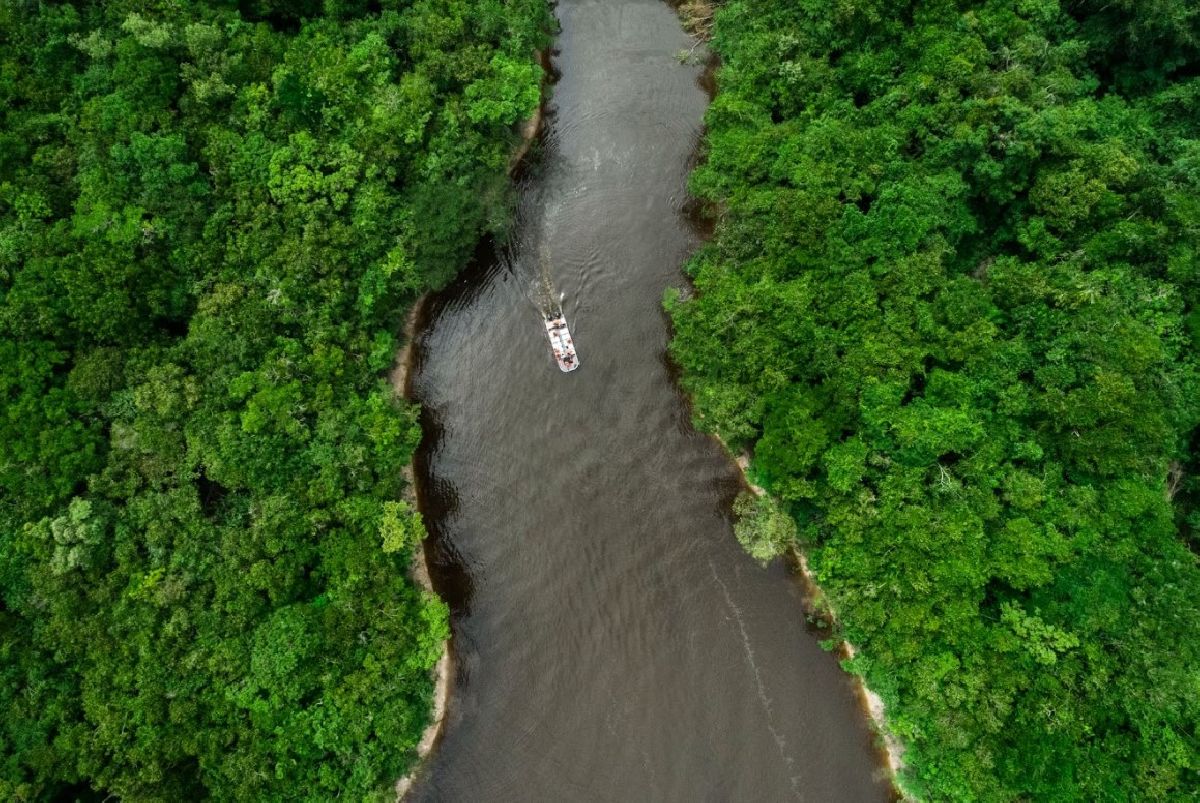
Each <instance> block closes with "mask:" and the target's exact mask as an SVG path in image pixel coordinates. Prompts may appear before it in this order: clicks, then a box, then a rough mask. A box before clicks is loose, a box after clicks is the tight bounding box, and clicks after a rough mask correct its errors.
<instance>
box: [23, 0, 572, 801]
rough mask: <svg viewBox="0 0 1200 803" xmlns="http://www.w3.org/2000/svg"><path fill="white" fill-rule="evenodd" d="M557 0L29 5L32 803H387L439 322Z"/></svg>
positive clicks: (408, 692) (495, 195) (26, 319)
mask: <svg viewBox="0 0 1200 803" xmlns="http://www.w3.org/2000/svg"><path fill="white" fill-rule="evenodd" d="M548 22H549V17H548V12H547V9H546V7H545V5H544V4H543V3H541V2H539V1H538V0H490V2H483V3H472V4H467V3H463V2H459V0H421V2H416V3H408V2H405V3H396V2H383V3H364V2H354V1H353V0H350V1H347V2H326V3H317V2H309V3H279V2H268V1H267V0H260V1H258V2H242V3H227V2H194V3H183V4H179V3H176V4H162V3H149V4H147V3H133V2H111V3H96V2H74V3H45V4H37V3H32V4H31V3H24V4H22V3H16V4H13V3H8V4H4V5H0V104H2V109H0V114H3V124H2V125H0V710H3V711H4V712H5V715H4V717H2V718H0V762H2V763H0V798H3V799H5V800H32V799H52V798H55V797H56V796H60V795H62V796H66V795H71V794H75V793H77V792H81V791H82V790H84V789H86V788H87V787H89V786H90V787H92V788H94V789H96V790H98V791H101V792H103V793H108V794H110V795H112V796H114V797H119V798H121V799H125V800H191V799H198V798H201V797H213V798H217V799H224V800H278V799H283V798H289V799H292V798H303V799H311V800H319V799H332V798H335V797H341V798H354V799H360V798H363V797H369V796H372V795H375V794H376V793H382V792H383V791H384V790H386V789H387V788H388V785H389V784H390V783H391V782H392V781H394V780H395V778H397V777H398V776H400V775H401V774H402V773H403V772H404V771H405V769H406V768H407V767H408V765H409V763H410V762H411V760H412V757H413V750H414V747H415V745H416V743H417V740H418V738H419V736H420V734H421V732H422V729H423V727H424V725H425V723H426V720H427V718H428V712H429V697H430V694H431V691H432V681H431V679H430V676H429V670H430V668H431V667H432V665H433V663H434V662H435V661H436V659H437V656H438V653H439V651H440V647H441V644H442V642H443V640H444V639H445V637H446V635H447V633H448V624H447V610H446V607H445V606H444V605H443V604H442V603H441V602H440V601H438V600H436V599H434V598H432V597H430V596H426V595H423V594H422V593H420V592H419V591H418V590H417V589H416V588H414V586H413V584H412V583H411V582H410V581H409V580H408V579H407V578H406V577H405V572H406V569H407V567H408V564H409V561H410V558H411V556H412V552H413V550H414V549H415V548H417V546H418V544H419V542H420V539H421V538H422V537H423V535H424V529H423V527H422V524H421V521H420V518H419V516H418V515H417V514H416V512H415V511H414V510H412V509H411V508H410V507H408V506H407V505H406V504H404V503H402V502H398V501H396V500H397V499H399V498H400V496H401V495H402V492H403V480H402V469H403V467H404V466H405V465H406V464H407V463H408V461H409V459H410V457H411V455H412V452H413V450H414V449H415V448H416V445H417V442H418V440H419V438H420V430H419V427H418V425H417V413H416V409H415V408H413V407H412V406H411V405H407V404H405V403H403V402H400V401H397V400H396V399H395V398H394V394H393V393H392V391H391V389H390V388H389V387H388V386H387V383H386V381H385V380H384V378H383V375H384V373H385V371H386V369H387V368H388V367H389V366H390V362H391V359H392V356H393V354H394V352H395V350H396V336H395V334H394V333H395V332H396V331H398V329H399V326H400V321H401V320H402V317H403V314H404V309H405V306H406V304H407V303H408V302H410V301H411V300H412V299H413V298H414V297H415V296H416V295H417V294H418V293H420V292H422V291H423V290H425V289H428V288H430V287H433V286H437V285H440V284H443V283H445V282H446V281H448V279H449V277H450V276H452V275H453V273H454V271H456V270H457V269H458V267H459V266H460V265H462V264H463V263H464V262H465V260H466V258H467V257H468V256H469V254H470V252H471V250H472V248H473V247H474V245H475V243H476V242H477V241H478V238H479V237H480V235H481V234H483V233H484V232H485V231H487V230H488V229H489V228H495V227H496V226H498V225H499V224H500V223H501V222H502V221H503V219H504V217H505V215H506V212H507V199H506V195H505V193H506V187H507V181H506V177H505V175H504V167H505V165H506V162H507V159H508V155H509V153H510V152H511V149H512V147H513V145H514V141H515V137H516V134H515V132H514V131H513V127H512V123H513V122H514V121H515V120H517V119H519V118H520V117H522V116H523V115H526V114H528V113H529V112H530V111H532V108H533V106H534V105H535V104H536V103H537V97H538V88H539V82H540V75H539V73H538V69H537V66H536V63H535V59H534V50H535V48H537V47H539V46H542V45H544V43H545V42H544V40H545V32H546V30H547V28H548Z"/></svg>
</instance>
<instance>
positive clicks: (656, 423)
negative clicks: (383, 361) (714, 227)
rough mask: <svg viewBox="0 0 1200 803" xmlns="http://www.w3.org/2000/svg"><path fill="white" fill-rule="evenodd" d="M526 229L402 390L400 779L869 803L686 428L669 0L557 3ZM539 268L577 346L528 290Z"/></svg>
mask: <svg viewBox="0 0 1200 803" xmlns="http://www.w3.org/2000/svg"><path fill="white" fill-rule="evenodd" d="M557 10H558V16H559V19H560V21H561V23H562V34H561V36H560V37H559V39H558V42H557V46H558V48H559V53H558V55H557V56H556V57H555V59H554V61H555V66H556V67H557V69H558V70H559V72H560V73H561V79H560V80H559V82H558V83H557V85H556V86H555V87H554V88H553V94H552V99H551V101H550V112H551V115H550V117H549V120H548V129H547V132H546V138H545V142H544V150H543V154H542V156H541V158H540V159H539V160H538V165H537V166H536V167H535V168H534V169H533V170H532V171H531V175H529V176H528V177H527V178H526V180H525V182H524V186H523V187H522V190H521V203H520V207H521V210H520V217H519V223H518V227H517V231H516V233H515V235H514V240H513V242H514V247H513V249H512V251H511V252H510V253H509V254H507V255H506V256H502V257H500V258H497V259H495V260H484V261H483V264H481V266H479V267H478V269H476V270H473V271H469V272H468V275H466V276H464V277H463V278H462V279H460V280H459V281H458V283H457V284H456V285H455V286H453V287H452V288H450V289H449V290H448V291H446V292H444V293H442V294H441V295H440V296H438V297H437V298H435V299H433V300H432V303H431V304H430V305H429V307H428V308H427V311H426V314H425V320H424V323H423V328H422V332H421V334H420V336H419V341H418V348H417V354H416V364H415V373H414V375H413V377H412V386H411V387H412V391H413V393H414V395H415V396H416V397H417V398H418V399H419V400H420V401H421V402H422V403H423V404H424V405H425V409H426V440H425V444H424V445H423V447H422V451H421V453H420V455H419V456H418V472H419V474H420V480H421V485H422V501H423V505H424V508H425V511H426V516H427V523H428V525H429V527H430V530H431V532H432V536H431V537H432V539H433V540H432V542H431V547H430V549H429V553H430V558H431V570H432V573H433V577H434V583H435V585H436V587H437V588H438V590H439V592H440V593H441V594H442V595H443V596H444V597H446V598H447V600H448V601H449V602H450V603H451V606H452V610H453V627H454V636H453V642H452V645H453V651H454V656H455V669H456V674H455V678H454V680H453V687H452V692H451V699H450V705H449V708H448V711H447V721H446V730H445V733H444V736H443V739H442V741H441V744H440V745H439V746H438V747H437V748H436V749H435V751H434V754H433V756H432V758H431V759H430V763H429V765H428V766H427V767H426V768H425V770H424V771H423V773H422V777H421V779H420V780H419V782H418V785H417V788H416V790H415V794H414V798H417V799H422V800H445V801H515V800H522V801H524V800H533V801H540V800H552V801H567V800H570V801H575V800H580V801H585V800H586V801H608V800H611V801H631V800H654V801H703V800H714V801H716V800H746V801H750V800H754V801H775V800H787V799H804V800H812V801H858V800H864V801H879V800H886V799H888V797H889V787H888V784H887V781H886V779H885V777H884V773H883V771H882V769H881V764H880V760H879V755H878V752H877V751H876V749H875V748H874V745H873V738H872V736H871V734H870V731H869V728H868V725H867V721H866V717H865V714H864V712H863V710H862V707H861V706H860V704H859V701H858V699H857V697H856V694H855V691H854V689H853V687H852V685H851V683H850V681H849V680H848V678H847V677H846V676H845V675H843V674H842V672H841V671H840V670H839V668H838V666H837V663H836V659H835V658H834V657H833V656H832V655H829V654H826V653H824V652H822V651H821V650H820V648H819V647H818V645H817V643H816V640H815V639H814V637H813V636H812V635H810V634H809V633H807V632H806V630H805V625H804V618H803V613H802V607H801V599H800V588H799V585H798V583H797V582H796V581H795V579H794V578H793V577H791V576H790V575H789V573H788V571H787V570H786V569H785V568H784V567H783V566H782V565H774V566H772V567H770V568H768V569H762V568H760V567H759V566H758V565H757V564H756V563H755V562H754V561H752V560H751V559H750V558H748V557H747V556H746V555H745V554H743V552H742V551H741V549H740V547H739V546H738V545H737V543H736V541H735V540H734V538H733V535H732V533H731V530H730V524H731V522H730V515H729V506H730V502H731V500H732V498H733V496H734V495H735V494H736V492H737V489H738V476H737V472H736V469H735V467H734V466H733V465H732V464H731V463H730V462H729V460H728V459H727V458H726V457H725V456H724V455H723V453H722V452H721V450H720V448H719V447H718V446H717V445H716V444H715V443H714V442H713V441H711V440H709V439H708V438H706V437H704V436H701V435H699V434H697V433H696V432H694V431H693V430H692V429H691V427H690V426H689V424H688V412H687V406H686V402H685V400H684V399H683V398H682V397H681V396H680V395H679V393H678V391H677V389H676V388H675V386H674V385H673V383H672V380H671V376H670V371H669V367H668V364H667V362H666V358H665V349H666V342H667V328H668V323H667V320H666V319H665V317H664V315H663V312H662V310H661V299H662V294H663V290H664V288H666V287H668V286H681V285H682V283H683V278H682V276H681V274H680V266H681V264H682V263H683V261H684V259H685V258H686V257H687V255H688V254H689V253H690V252H691V251H692V250H693V249H694V248H695V246H696V238H695V235H694V234H693V233H692V232H691V231H690V230H689V228H688V226H687V224H686V222H685V220H684V219H683V217H682V215H681V207H682V206H683V203H684V201H685V199H686V193H685V185H686V175H687V170H688V167H689V158H690V156H691V155H692V153H693V151H694V148H695V146H696V143H697V141H698V138H699V136H700V126H701V119H702V116H703V113H704V108H705V105H706V103H707V97H706V94H705V92H704V90H703V89H702V88H701V86H700V85H699V82H698V79H699V76H700V68H699V67H694V66H685V65H682V64H680V62H679V59H678V54H679V53H680V51H683V50H687V49H688V48H690V47H691V45H692V42H691V41H690V40H689V38H688V37H687V36H685V35H684V34H683V32H682V31H681V30H680V27H679V24H678V21H677V19H676V17H675V15H674V13H673V12H672V11H671V9H670V8H669V7H668V6H667V5H665V4H664V3H662V2H660V0H562V2H560V3H559V5H558V8H557ZM543 258H544V259H546V260H547V264H548V266H549V273H550V276H551V278H552V281H553V284H554V286H555V288H556V290H557V291H559V292H563V293H564V294H565V303H564V308H565V310H566V313H567V317H568V320H569V322H570V324H571V327H572V329H573V331H574V334H575V342H576V344H577V346H578V348H579V354H580V359H581V366H582V367H581V368H580V369H579V370H578V371H575V372H574V373H572V374H562V373H560V372H559V371H558V369H557V368H556V367H555V365H554V363H553V360H552V359H551V355H550V351H549V346H548V343H547V340H546V335H545V331H544V330H543V328H542V325H541V322H540V320H539V315H538V311H537V309H536V306H535V304H534V303H533V301H532V300H531V299H532V298H534V296H535V292H534V291H535V290H536V285H537V282H538V275H539V267H538V263H539V260H540V259H543Z"/></svg>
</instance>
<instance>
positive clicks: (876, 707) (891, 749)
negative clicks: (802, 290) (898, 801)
mask: <svg viewBox="0 0 1200 803" xmlns="http://www.w3.org/2000/svg"><path fill="white" fill-rule="evenodd" d="M717 442H718V443H720V444H721V446H722V448H724V449H725V451H726V452H729V447H728V446H727V445H726V444H725V442H724V441H722V440H721V439H720V438H717ZM730 454H731V455H732V452H730ZM734 462H735V463H737V467H738V470H739V471H740V472H741V475H742V482H743V483H744V484H745V486H746V487H747V488H749V489H750V491H751V492H752V493H754V494H755V495H756V496H765V495H766V493H767V492H766V490H765V489H763V488H762V487H760V486H758V485H755V484H754V483H753V482H751V481H750V477H749V474H748V472H749V470H750V456H749V455H748V454H746V453H745V452H743V453H741V454H740V455H737V456H736V457H734ZM792 558H793V559H794V561H795V564H796V566H798V567H799V569H800V573H801V575H803V578H804V582H805V583H806V584H807V586H808V587H809V589H810V594H809V595H808V597H809V599H810V601H811V600H813V599H820V600H821V604H822V610H821V613H822V615H823V616H825V617H826V618H828V619H829V620H830V625H831V626H832V627H836V624H837V611H836V610H835V609H834V608H833V605H832V603H831V602H830V601H829V598H828V597H827V596H826V595H825V593H824V591H822V589H821V587H820V585H818V584H817V578H816V576H815V575H814V574H813V572H812V569H810V568H809V565H808V558H807V557H806V556H805V554H804V552H803V550H801V549H800V548H799V547H796V546H793V547H792ZM841 654H842V656H843V657H844V658H847V659H849V658H853V657H854V656H855V655H857V654H858V648H856V647H855V646H854V645H853V644H851V643H850V642H848V641H846V640H844V639H843V640H841ZM853 677H854V679H855V681H854V682H855V686H856V687H857V689H858V693H859V695H860V696H861V698H862V703H863V706H864V707H865V708H866V709H867V713H868V714H870V716H871V722H872V723H873V724H874V726H875V730H876V732H877V733H878V734H879V737H880V739H881V740H882V741H883V749H884V753H885V754H886V756H887V763H888V769H889V770H890V771H891V774H892V784H893V786H895V787H896V788H897V789H898V790H899V788H900V787H899V783H898V776H899V773H900V771H901V770H902V769H904V745H903V744H901V743H900V740H899V739H897V738H896V736H895V735H894V734H892V732H891V731H890V730H889V729H888V724H887V711H886V707H885V705H884V702H883V698H882V697H880V696H879V695H878V694H876V693H875V692H873V691H871V689H870V688H868V687H867V684H866V683H865V682H864V681H863V679H862V677H860V676H858V675H854V676H853Z"/></svg>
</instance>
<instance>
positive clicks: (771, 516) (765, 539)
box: [733, 491, 796, 564]
mask: <svg viewBox="0 0 1200 803" xmlns="http://www.w3.org/2000/svg"><path fill="white" fill-rule="evenodd" d="M733 512H734V515H736V516H737V523H735V524H734V527H733V533H734V535H736V536H737V540H738V543H740V544H741V545H742V546H743V547H745V549H746V551H747V552H749V553H750V555H751V556H752V557H754V558H755V559H756V560H758V561H761V562H762V563H764V564H765V563H767V562H768V561H770V560H771V559H772V558H775V557H778V556H779V555H782V554H783V553H784V552H785V551H786V550H787V549H788V548H789V547H790V546H791V545H792V544H793V543H795V541H796V522H794V521H793V520H792V517H791V516H789V515H788V514H787V513H786V512H784V511H783V510H781V509H780V508H779V505H777V504H776V503H775V502H774V501H773V500H772V499H771V498H770V497H769V496H755V495H754V494H752V493H750V492H749V491H743V492H742V493H740V494H738V498H737V499H736V500H735V501H734V503H733Z"/></svg>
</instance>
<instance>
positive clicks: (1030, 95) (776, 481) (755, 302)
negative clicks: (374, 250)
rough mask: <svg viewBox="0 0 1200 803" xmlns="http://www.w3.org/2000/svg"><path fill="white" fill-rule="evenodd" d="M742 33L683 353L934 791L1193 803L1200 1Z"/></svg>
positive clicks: (1010, 6) (731, 25) (726, 16)
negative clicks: (710, 232)
mask: <svg viewBox="0 0 1200 803" xmlns="http://www.w3.org/2000/svg"><path fill="white" fill-rule="evenodd" d="M713 45H714V47H715V49H716V50H717V52H718V53H719V54H720V55H721V57H722V61H723V66H722V67H721V69H720V71H719V73H718V87H719V92H718V94H717V96H716V99H715V101H714V102H713V104H712V107H711V109H710V112H709V115H708V125H709V134H708V137H707V147H708V151H707V160H706V162H705V164H704V165H703V166H702V167H701V168H699V169H698V170H697V171H696V172H695V174H694V175H693V179H692V186H693V190H694V191H695V192H696V193H697V194H699V195H700V196H701V197H703V198H705V199H707V200H708V201H710V202H711V203H712V205H713V208H714V210H716V211H715V213H716V214H717V215H718V217H719V219H718V226H717V232H716V237H715V239H714V241H713V242H712V243H711V244H709V245H708V246H707V247H706V248H705V249H704V250H703V251H702V252H701V253H700V254H699V255H698V256H697V257H696V258H695V259H694V260H693V262H692V263H691V272H692V273H693V275H694V277H695V282H696V286H697V290H698V295H697V297H696V298H695V299H694V300H691V301H687V302H683V301H680V300H679V298H678V297H674V296H672V297H668V306H669V308H670V309H671V311H672V313H673V315H674V320H675V324H676V328H677V331H676V336H675V340H674V343H673V347H672V348H673V352H674V354H675V356H676V358H677V359H678V360H679V361H680V362H681V363H682V365H683V367H684V369H685V380H684V381H685V385H686V386H687V388H688V389H689V390H690V391H691V392H692V394H693V396H694V398H695V404H696V417H697V421H698V423H699V424H700V425H701V426H703V427H706V428H708V429H710V430H712V431H714V432H716V433H718V434H720V435H721V436H722V437H723V438H724V439H726V440H727V441H728V442H729V443H731V444H732V445H734V446H736V447H740V446H746V447H751V448H752V449H753V451H754V461H753V474H754V478H755V480H756V481H757V482H759V483H760V484H762V485H764V486H765V487H766V488H767V489H768V490H769V491H770V492H771V493H772V494H773V495H774V496H775V497H776V498H778V499H779V500H780V501H781V503H782V504H784V505H785V506H786V508H787V509H788V510H789V511H790V513H791V514H792V515H793V517H794V518H795V519H796V521H797V523H798V530H799V536H798V537H799V539H800V541H801V542H802V543H804V544H807V545H808V547H809V549H810V557H811V563H812V565H813V567H814V569H815V571H816V574H817V576H818V579H819V581H820V582H821V583H822V585H823V586H824V588H825V590H826V592H827V593H828V595H829V597H830V598H831V600H832V602H833V604H834V606H835V607H836V610H837V612H838V615H839V617H840V619H841V622H842V625H843V628H844V634H845V636H846V637H847V638H848V639H849V640H850V641H851V642H852V643H854V644H855V645H857V646H858V647H860V648H861V649H860V651H859V653H858V657H856V658H855V659H854V660H853V661H851V662H849V664H850V668H851V669H852V670H853V671H855V672H857V673H860V674H862V675H863V676H864V677H865V679H866V680H867V682H868V684H869V685H870V686H871V687H872V688H874V689H876V690H878V691H879V692H881V693H882V695H883V697H884V698H885V700H886V701H887V702H888V704H889V719H890V722H891V727H892V728H893V730H894V731H895V732H896V734H897V735H898V736H900V737H901V740H902V741H903V742H904V743H905V744H906V746H907V749H908V752H907V756H906V762H907V765H908V766H907V769H906V770H905V772H904V774H903V777H902V782H903V784H904V786H905V787H906V788H907V789H908V790H910V791H911V792H912V793H914V794H916V795H918V796H921V797H926V798H929V799H965V800H988V801H1006V800H1017V799H1031V800H1032V799H1076V800H1133V799H1156V800H1157V799H1173V798H1174V799H1178V798H1187V797H1190V796H1192V795H1195V794H1197V792H1200V775H1198V773H1200V571H1198V569H1197V561H1196V555H1195V554H1194V552H1193V551H1191V550H1190V549H1189V544H1190V545H1191V546H1192V547H1193V548H1194V546H1195V543H1196V542H1195V535H1194V533H1195V532H1196V528H1197V524H1198V523H1200V522H1198V521H1197V519H1196V515H1195V513H1194V510H1195V505H1194V504H1193V503H1192V502H1191V501H1190V500H1191V499H1193V498H1194V496H1195V490H1194V489H1195V487H1196V484H1195V482H1194V480H1192V479H1190V478H1191V477H1194V476H1195V474H1196V471H1197V469H1200V464H1198V463H1197V462H1196V461H1197V455H1196V450H1195V449H1194V448H1193V447H1192V443H1194V442H1193V441H1191V440H1190V439H1192V438H1193V434H1192V433H1193V432H1194V431H1195V430H1196V424H1197V421H1198V417H1200V386H1198V382H1197V345H1200V305H1198V303H1197V302H1198V301H1200V297H1198V292H1200V282H1198V279H1200V252H1198V250H1197V249H1198V246H1197V244H1198V243H1200V78H1198V77H1197V75H1198V73H1200V10H1198V8H1197V6H1196V5H1195V4H1194V3H1192V2H1188V0H1156V2H1133V0H1118V1H1117V2H1108V1H1107V0H1106V1H1105V2H1100V0H1095V2H1093V1H1092V0H1062V1H1061V2H1059V1H1058V0H987V1H985V2H952V1H951V0H919V1H913V2H882V1H881V0H860V1H858V2H848V1H847V2H842V1H840V0H839V1H837V2H828V0H819V1H818V0H761V2H754V3H747V2H741V1H740V0H734V2H731V3H730V4H729V5H728V6H726V7H725V8H724V9H723V10H722V11H721V12H720V13H719V15H718V17H717V23H716V27H715V34H714V40H713ZM1189 516H1190V517H1191V518H1190V519H1189Z"/></svg>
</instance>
